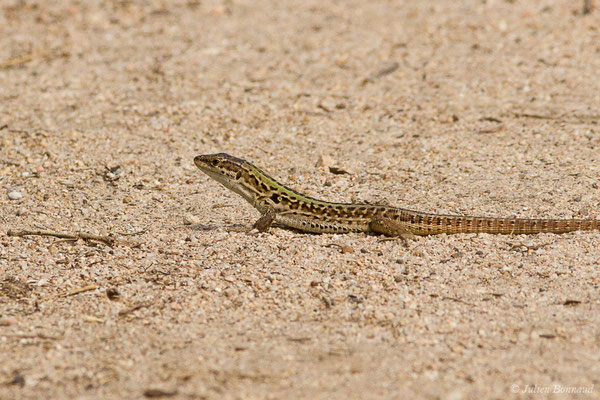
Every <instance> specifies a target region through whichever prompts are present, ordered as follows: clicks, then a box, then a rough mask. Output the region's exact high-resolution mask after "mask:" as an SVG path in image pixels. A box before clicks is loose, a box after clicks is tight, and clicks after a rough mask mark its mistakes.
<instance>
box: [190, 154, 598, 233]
mask: <svg viewBox="0 0 600 400" xmlns="http://www.w3.org/2000/svg"><path fill="white" fill-rule="evenodd" d="M194 164H195V165H196V166H197V167H198V168H199V169H200V170H201V171H202V172H204V173H205V174H207V175H208V176H209V177H211V178H212V179H214V180H216V181H217V182H219V183H221V184H222V185H223V186H225V187H226V188H228V189H230V190H232V191H233V192H235V193H237V194H239V195H240V196H242V197H243V198H244V199H245V200H246V201H248V202H249V203H250V204H251V205H252V206H253V207H254V208H256V209H257V210H258V211H259V212H260V213H261V217H260V218H259V219H258V220H257V221H256V222H255V223H254V225H253V228H255V229H257V230H258V231H259V232H265V231H267V230H268V229H269V227H270V226H271V225H272V224H273V223H274V222H275V223H277V224H280V225H283V226H285V227H288V228H293V229H297V230H300V231H304V232H312V233H349V232H371V233H375V234H383V235H386V236H392V237H401V238H402V239H407V238H412V237H414V236H415V235H420V236H422V235H435V234H441V233H446V234H454V233H490V234H507V235H518V234H536V233H566V232H573V231H579V230H600V219H527V218H491V217H473V216H462V215H443V214H431V213H426V212H420V211H413V210H408V209H404V208H398V207H391V206H385V205H376V204H360V203H332V202H328V201H323V200H318V199H315V198H313V197H309V196H306V195H303V194H301V193H299V192H297V191H295V190H293V189H291V188H289V187H287V186H285V185H283V184H281V183H279V182H278V181H276V180H275V179H273V178H272V177H271V176H269V175H268V174H267V173H265V172H263V171H262V170H261V169H259V168H258V167H256V166H255V165H253V164H252V163H250V162H248V161H246V160H243V159H241V158H237V157H233V156H230V155H229V154H226V153H219V154H205V155H198V156H196V157H195V158H194Z"/></svg>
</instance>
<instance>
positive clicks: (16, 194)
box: [8, 191, 23, 200]
mask: <svg viewBox="0 0 600 400" xmlns="http://www.w3.org/2000/svg"><path fill="white" fill-rule="evenodd" d="M8 198H9V199H11V200H21V199H22V198H23V195H22V194H21V192H16V191H15V192H9V193H8Z"/></svg>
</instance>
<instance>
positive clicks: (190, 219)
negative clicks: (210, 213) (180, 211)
mask: <svg viewBox="0 0 600 400" xmlns="http://www.w3.org/2000/svg"><path fill="white" fill-rule="evenodd" d="M197 223H198V218H196V217H195V216H194V215H192V214H185V215H184V216H183V224H184V225H194V224H197Z"/></svg>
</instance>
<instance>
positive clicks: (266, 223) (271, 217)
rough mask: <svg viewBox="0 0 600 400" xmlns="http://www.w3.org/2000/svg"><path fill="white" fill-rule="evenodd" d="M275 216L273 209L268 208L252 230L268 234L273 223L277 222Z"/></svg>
mask: <svg viewBox="0 0 600 400" xmlns="http://www.w3.org/2000/svg"><path fill="white" fill-rule="evenodd" d="M275 214H276V213H275V209H274V208H273V207H269V208H267V210H266V211H265V212H264V214H263V215H261V217H260V218H259V219H258V220H256V222H255V223H254V225H252V229H256V230H258V231H259V232H266V231H267V230H268V229H269V227H271V224H272V223H273V221H275Z"/></svg>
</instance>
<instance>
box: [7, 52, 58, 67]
mask: <svg viewBox="0 0 600 400" xmlns="http://www.w3.org/2000/svg"><path fill="white" fill-rule="evenodd" d="M47 55H48V52H45V51H36V52H33V53H29V54H26V55H24V56H21V57H16V58H11V59H8V60H6V61H4V62H2V63H0V69H4V68H10V67H14V66H15V65H19V64H25V63H27V62H29V61H33V60H35V59H36V58H41V57H45V56H47Z"/></svg>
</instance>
